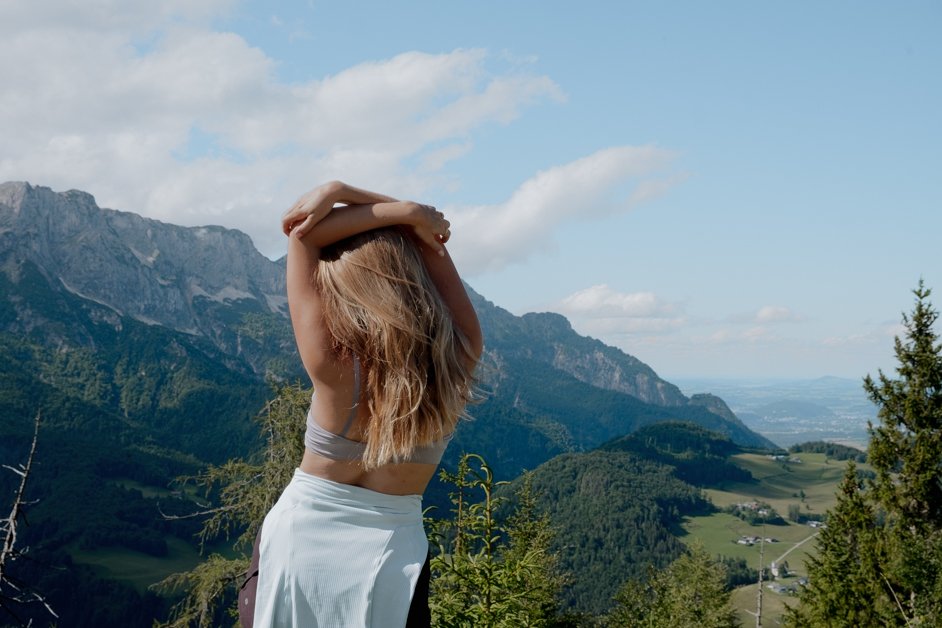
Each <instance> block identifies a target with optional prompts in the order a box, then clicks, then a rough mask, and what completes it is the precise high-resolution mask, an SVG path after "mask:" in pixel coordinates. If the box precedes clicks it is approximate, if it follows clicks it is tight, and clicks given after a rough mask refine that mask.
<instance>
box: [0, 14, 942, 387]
mask: <svg viewBox="0 0 942 628" xmlns="http://www.w3.org/2000/svg"><path fill="white" fill-rule="evenodd" d="M33 5H37V6H33ZM940 7H942V5H939V4H938V3H934V2H906V3H868V2H828V3H811V2H797V3H795V2H793V3H777V4H773V3H746V2H719V3H704V2H675V3H655V2H645V3H641V2H631V3H624V2H594V3H562V2H535V1H515V2H475V3H469V2H465V3H443V2H436V3H433V2H402V3H389V2H343V3H341V2H330V3H328V2H319V1H311V2H281V3H262V2H247V1H242V2H239V1H235V0H199V1H189V2H187V1H185V0H168V1H166V2H153V3H127V2H119V1H118V0H98V1H97V2H93V3H88V2H84V3H79V2H75V1H73V0H49V2H44V3H6V4H4V5H3V6H2V7H0V39H2V43H0V59H2V60H0V80H2V81H3V84H4V85H5V86H6V89H5V90H4V93H3V94H0V135H2V136H3V137H4V140H5V142H4V143H5V145H6V147H5V150H4V154H3V155H2V156H0V179H2V180H28V181H30V182H31V183H34V184H40V185H48V186H50V187H53V188H54V189H57V190H60V189H68V188H71V187H75V188H81V189H85V190H87V191H89V192H91V193H92V194H94V195H95V196H96V198H97V199H98V201H99V203H100V204H101V205H103V206H108V207H114V208H117V209H124V210H128V211H135V212H138V213H142V214H145V215H149V216H152V217H155V218H159V219H162V220H167V221H170V222H176V223H180V224H187V225H196V224H207V223H216V224H223V225H226V226H230V227H234V228H239V229H242V230H244V231H246V232H248V233H249V234H250V235H251V236H252V237H253V239H254V241H255V242H256V245H257V246H258V247H259V249H260V250H262V251H263V252H264V253H266V254H267V255H270V256H273V257H277V256H278V255H280V253H281V252H282V251H283V248H284V245H283V242H282V241H281V240H280V239H279V238H280V236H279V235H278V232H277V217H278V215H279V214H280V212H281V210H282V208H283V207H285V206H287V205H288V204H290V202H291V201H292V200H293V199H294V198H295V197H297V196H298V195H299V194H300V193H302V192H303V191H305V189H306V188H307V187H310V186H311V185H314V184H316V183H317V182H319V181H321V180H324V179H328V178H342V179H345V180H348V181H350V182H351V183H355V184H358V185H362V186H366V187H375V188H378V189H380V190H382V191H386V192H388V193H391V194H395V195H400V196H403V197H410V198H415V199H416V200H420V201H423V202H431V203H434V204H436V205H438V206H439V207H441V208H442V209H444V210H445V211H446V213H447V214H448V215H449V217H450V218H451V219H452V222H453V223H454V225H455V229H454V232H455V235H454V240H453V243H452V245H451V248H452V251H453V254H454V255H455V257H456V259H457V260H458V262H459V264H460V267H461V270H462V271H463V273H464V274H465V275H466V277H467V279H468V281H469V282H470V283H471V285H472V286H473V287H474V288H475V289H476V290H477V291H479V292H480V293H482V294H483V295H484V296H485V297H487V298H488V299H490V300H491V301H493V302H495V303H496V304H498V305H500V306H502V307H505V308H507V309H509V310H511V311H513V312H514V313H517V314H521V313H524V312H527V311H556V312H560V313H562V314H564V315H566V316H567V317H569V318H570V320H571V321H572V322H573V325H574V327H575V328H576V330H577V331H580V332H581V333H585V334H588V335H592V336H595V337H599V338H601V339H602V340H604V341H605V342H607V343H609V344H613V345H616V346H619V347H620V348H622V349H624V350H626V351H628V352H629V353H631V354H633V355H635V356H637V357H638V358H640V359H642V360H644V361H645V362H647V363H649V364H650V365H651V366H652V367H654V368H655V369H656V370H657V371H658V372H659V373H661V374H662V375H664V376H666V377H668V378H670V377H671V376H676V377H816V376H822V375H839V376H846V377H860V376H862V375H864V374H866V373H868V372H871V373H872V372H875V371H876V369H877V368H884V369H892V367H893V356H892V337H893V334H895V333H899V332H900V328H899V321H900V312H901V311H902V310H906V309H909V307H910V306H911V302H912V296H911V294H910V292H909V291H910V290H911V289H912V288H913V287H914V286H915V285H916V283H917V281H918V280H919V278H920V277H923V278H924V279H925V281H926V283H927V284H928V285H929V286H930V287H934V288H937V289H939V290H942V272H940V257H942V256H940V254H939V252H938V248H939V247H938V244H937V243H936V242H937V240H938V238H939V234H940V232H942V229H940V227H942V218H940V212H939V209H940V206H942V202H940V201H942V176H940V174H939V170H940V166H942V149H940V141H942V122H940V114H939V112H940V111H942V81H940V80H939V79H938V76H937V75H938V68H939V67H942V38H939V37H938V33H939V32H940V27H942V8H940ZM940 294H942V293H940ZM937 302H939V303H942V301H938V299H937Z"/></svg>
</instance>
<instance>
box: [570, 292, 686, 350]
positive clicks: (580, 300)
mask: <svg viewBox="0 0 942 628" xmlns="http://www.w3.org/2000/svg"><path fill="white" fill-rule="evenodd" d="M554 309H555V310H556V311H557V312H559V313H560V314H563V315H565V316H567V317H569V318H570V319H572V321H573V323H574V325H575V326H576V327H577V328H578V329H579V330H580V331H582V332H584V333H588V334H590V335H595V336H602V337H610V336H616V335H621V334H636V333H664V332H668V331H671V330H673V329H677V328H679V327H681V326H682V325H683V324H684V323H685V322H686V319H685V317H684V316H683V308H682V307H681V305H680V304H677V303H670V302H667V301H664V300H663V299H661V298H659V297H658V296H657V295H655V294H654V293H653V292H633V293H626V292H618V291H616V290H613V289H612V288H610V287H609V286H607V285H605V284H600V285H596V286H592V287H590V288H586V289H584V290H580V291H578V292H575V293H573V294H571V295H569V296H567V297H565V298H564V299H562V300H561V301H560V302H559V303H558V304H557V306H556V307H555V308H554Z"/></svg>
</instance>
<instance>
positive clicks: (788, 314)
mask: <svg viewBox="0 0 942 628" xmlns="http://www.w3.org/2000/svg"><path fill="white" fill-rule="evenodd" d="M797 320H799V317H798V316H797V315H796V314H795V313H794V312H792V311H791V310H790V309H788V308H787V307H784V306H781V305H766V306H763V307H761V308H759V311H758V312H756V315H755V322H757V323H761V324H765V323H779V322H785V321H797Z"/></svg>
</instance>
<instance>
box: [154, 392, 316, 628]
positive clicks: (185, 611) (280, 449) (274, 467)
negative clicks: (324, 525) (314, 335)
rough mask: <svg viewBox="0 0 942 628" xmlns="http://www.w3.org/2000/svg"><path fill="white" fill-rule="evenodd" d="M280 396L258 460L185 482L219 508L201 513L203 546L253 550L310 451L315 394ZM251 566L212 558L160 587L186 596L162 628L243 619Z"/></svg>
mask: <svg viewBox="0 0 942 628" xmlns="http://www.w3.org/2000/svg"><path fill="white" fill-rule="evenodd" d="M276 392H277V394H276V396H275V398H274V399H272V400H271V401H269V402H268V404H266V406H265V408H264V409H263V410H262V412H261V413H259V415H258V417H257V421H258V422H259V423H260V425H261V429H262V433H263V435H264V436H265V441H266V445H265V447H264V448H263V449H262V450H261V451H260V452H258V454H257V455H256V456H254V457H253V458H251V459H249V460H242V459H233V460H230V461H228V462H226V463H225V464H223V465H219V466H211V467H209V468H207V469H206V470H205V471H204V472H203V473H201V474H200V475H198V476H196V477H187V478H181V480H180V481H181V483H183V484H194V485H196V486H197V487H198V488H201V489H202V490H204V491H205V492H206V494H207V496H210V495H212V496H214V497H215V498H216V500H217V503H218V504H219V505H218V506H217V507H214V508H211V509H209V510H207V511H205V512H202V513H195V515H196V516H205V517H206V520H205V522H204V524H203V528H202V530H201V532H200V535H199V538H200V541H201V542H202V543H206V542H209V541H213V540H216V539H220V538H224V539H228V538H229V537H230V536H231V535H235V536H236V537H237V538H236V541H235V544H234V545H235V549H237V550H242V551H249V550H251V548H252V544H253V542H254V541H255V536H256V534H258V531H259V529H260V528H261V525H262V521H263V520H264V518H265V514H266V513H267V512H268V511H269V510H270V509H271V507H272V506H273V505H274V503H275V501H276V500H277V499H278V496H279V495H280V494H281V491H282V490H284V487H285V486H287V484H288V482H289V481H290V480H291V475H292V474H293V473H294V469H295V467H296V466H297V461H298V460H300V459H301V455H302V453H303V452H304V442H303V440H302V439H301V438H300V437H299V433H300V432H299V430H300V429H302V428H301V427H300V426H299V423H298V420H299V419H298V417H303V416H304V414H305V412H306V410H307V406H308V404H310V390H309V389H305V388H303V387H301V386H300V385H289V386H283V387H281V388H279V389H278V390H277V391H276ZM248 566H249V560H248V558H226V557H223V556H221V555H219V554H212V555H210V556H209V557H208V558H207V559H206V560H205V561H203V562H202V563H200V564H199V565H197V566H196V567H194V568H193V569H192V570H190V571H186V572H182V573H177V574H173V575H171V576H169V577H167V578H166V579H164V580H163V581H161V582H159V583H157V584H156V585H155V588H156V589H158V590H159V591H161V592H164V593H173V594H178V595H179V594H181V593H182V594H183V597H182V599H181V600H180V601H179V602H178V603H177V604H176V605H175V606H174V608H173V609H172V611H171V617H170V619H169V620H168V622H166V623H164V624H157V625H158V626H163V627H164V628H186V627H188V626H199V627H200V628H203V627H207V628H208V627H209V626H217V625H220V623H221V622H223V621H225V620H224V617H225V616H226V615H229V616H230V617H231V618H232V619H233V620H234V618H235V617H237V616H238V609H237V607H236V606H235V605H234V603H235V602H236V591H237V587H238V585H239V584H240V580H241V578H242V576H243V575H244V574H245V571H246V569H248Z"/></svg>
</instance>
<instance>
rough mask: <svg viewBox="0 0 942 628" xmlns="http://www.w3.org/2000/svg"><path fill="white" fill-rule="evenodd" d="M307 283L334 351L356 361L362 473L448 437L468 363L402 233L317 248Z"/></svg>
mask: <svg viewBox="0 0 942 628" xmlns="http://www.w3.org/2000/svg"><path fill="white" fill-rule="evenodd" d="M314 281H315V285H316V287H317V289H318V291H319V292H320V293H321V298H322V299H323V303H324V320H325V323H326V326H327V329H328V330H329V332H330V335H331V337H332V339H333V347H332V350H333V351H335V352H336V353H337V355H339V356H347V357H352V356H353V355H356V356H357V357H358V358H359V359H360V363H361V366H362V368H363V371H364V374H365V377H364V378H363V381H364V392H365V393H366V403H367V407H368V410H369V423H368V424H367V426H366V430H365V442H366V452H365V453H364V454H363V465H364V467H365V468H367V469H372V468H376V467H378V466H381V465H384V464H387V463H390V462H396V461H401V460H406V459H408V458H409V456H410V455H411V454H412V452H413V451H414V450H415V448H416V447H418V446H422V445H427V444H429V443H432V442H434V441H438V440H441V439H442V438H444V437H445V436H446V435H448V434H450V433H451V432H453V431H454V429H455V426H456V425H457V423H458V420H459V419H460V418H462V417H464V416H466V413H465V407H466V406H467V404H468V402H469V401H471V397H472V391H473V388H474V373H473V366H470V365H473V364H474V362H475V358H474V356H473V354H472V352H471V349H470V344H469V342H468V339H467V337H466V336H465V335H464V334H463V333H462V332H461V330H459V329H458V328H457V327H456V326H455V324H454V322H453V321H452V318H451V315H450V313H449V312H448V308H447V306H446V305H445V303H444V301H442V298H441V296H440V295H439V294H438V291H437V290H436V288H435V285H434V283H432V280H431V278H430V277H429V275H428V272H427V271H426V268H425V263H424V262H423V261H422V257H421V254H420V252H419V250H418V249H417V248H416V245H415V244H414V243H413V242H412V241H411V240H410V239H409V237H408V236H407V235H405V234H404V233H403V232H401V231H400V230H399V229H397V228H386V229H377V230H374V231H369V232H366V233H362V234H359V235H357V236H354V237H352V238H348V239H346V240H342V241H340V242H337V243H336V244H333V245H331V246H329V247H325V248H324V249H322V251H321V258H320V261H319V263H318V265H317V267H316V270H315V272H314Z"/></svg>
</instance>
